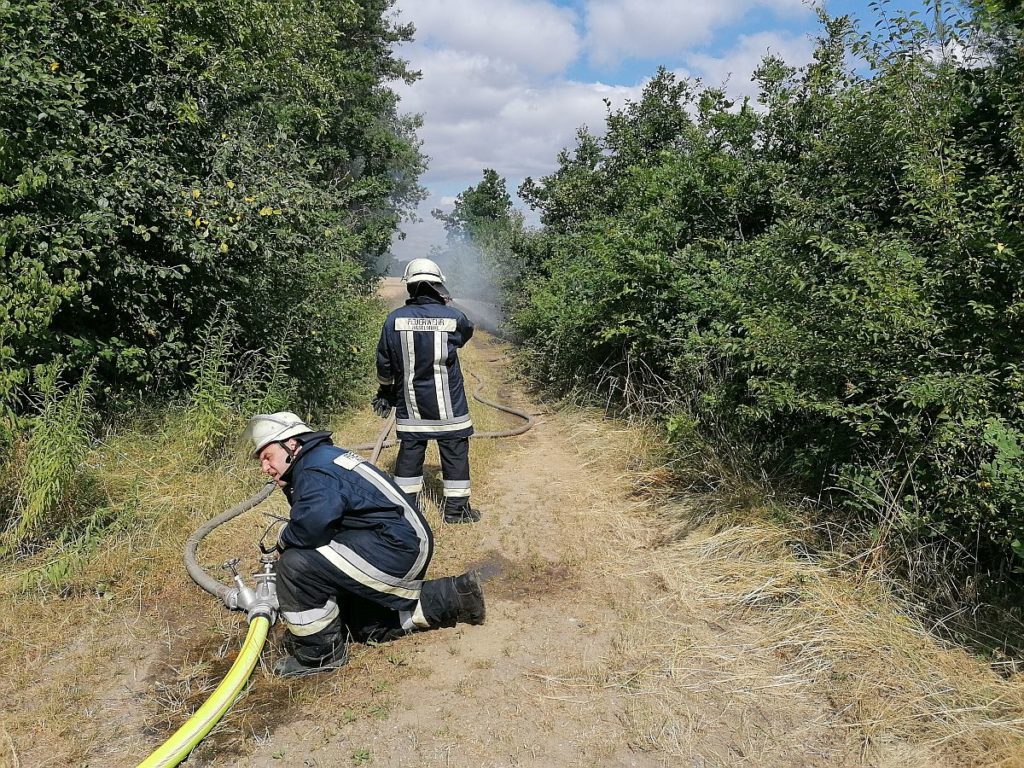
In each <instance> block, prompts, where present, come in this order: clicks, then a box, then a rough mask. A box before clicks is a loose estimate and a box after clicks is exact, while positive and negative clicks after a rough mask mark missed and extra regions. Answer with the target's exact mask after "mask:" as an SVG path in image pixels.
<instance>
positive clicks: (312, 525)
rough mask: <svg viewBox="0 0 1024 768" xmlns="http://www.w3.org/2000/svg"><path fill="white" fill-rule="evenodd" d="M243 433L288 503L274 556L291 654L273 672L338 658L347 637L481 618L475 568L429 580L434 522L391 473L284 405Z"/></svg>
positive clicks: (307, 669) (321, 666)
mask: <svg viewBox="0 0 1024 768" xmlns="http://www.w3.org/2000/svg"><path fill="white" fill-rule="evenodd" d="M246 439H247V440H250V441H251V442H252V449H253V450H252V455H253V457H254V458H257V459H259V461H260V465H261V468H262V470H263V471H264V472H265V473H266V474H268V475H269V476H270V477H271V478H273V479H274V481H275V482H276V483H277V484H278V486H280V488H281V489H282V490H283V492H284V495H285V497H286V498H287V499H288V503H289V504H290V505H291V515H290V520H289V522H288V524H287V525H285V526H284V528H282V529H281V532H280V534H279V535H278V546H279V547H280V549H281V558H280V561H279V562H278V564H277V595H278V600H279V603H280V609H281V618H282V619H283V621H284V623H285V625H286V627H287V629H288V634H287V635H286V644H287V646H288V649H289V651H290V655H288V656H286V657H285V658H283V659H281V660H280V661H279V662H278V663H277V664H275V665H274V672H275V673H276V674H278V675H280V676H282V677H295V676H299V675H307V674H313V673H316V672H321V671H324V670H328V669H335V668H337V667H340V666H341V665H343V664H344V663H345V662H346V661H347V660H348V641H349V639H352V640H356V641H359V642H367V641H377V642H380V641H383V640H390V639H393V638H396V637H399V636H401V635H403V634H406V633H408V632H414V631H417V630H422V629H433V628H435V627H450V626H454V625H455V623H456V622H462V623H467V624H482V623H483V621H484V614H485V609H484V596H483V591H482V589H481V587H480V581H479V577H478V576H477V574H476V573H474V572H470V573H464V574H462V575H461V576H454V577H448V578H444V579H431V580H424V577H425V576H426V573H427V566H428V565H429V564H430V558H431V556H432V554H433V551H434V540H433V536H432V535H431V532H430V526H429V525H428V524H427V521H426V520H425V519H424V517H423V515H422V514H420V512H419V510H418V509H416V508H415V507H413V506H412V505H411V504H410V503H409V502H408V501H407V500H406V497H405V495H404V494H403V493H402V491H401V489H400V488H398V486H397V485H395V483H394V481H393V480H392V479H391V477H390V476H389V475H387V474H386V473H384V472H382V471H381V470H379V469H377V467H375V466H374V465H373V464H371V463H370V462H368V461H366V460H365V459H363V458H362V457H361V456H358V455H356V454H354V453H352V452H350V451H346V450H345V449H344V448H339V447H337V446H335V445H334V444H333V443H332V442H331V436H330V433H329V432H315V431H313V430H312V429H311V428H310V427H308V426H307V425H306V424H305V423H303V421H302V419H300V418H299V417H298V416H296V415H295V414H294V413H290V412H288V411H282V412H280V413H272V414H261V415H259V416H253V417H252V419H250V420H249V426H248V428H247V430H246Z"/></svg>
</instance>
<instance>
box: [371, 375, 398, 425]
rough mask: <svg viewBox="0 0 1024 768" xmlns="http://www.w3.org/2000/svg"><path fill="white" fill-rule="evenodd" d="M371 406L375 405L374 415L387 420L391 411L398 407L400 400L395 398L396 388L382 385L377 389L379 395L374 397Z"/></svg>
mask: <svg viewBox="0 0 1024 768" xmlns="http://www.w3.org/2000/svg"><path fill="white" fill-rule="evenodd" d="M371 405H373V412H374V413H376V414H377V415H378V416H380V417H381V418H382V419H386V418H387V417H388V415H389V414H390V413H391V409H392V408H394V407H395V406H396V405H398V398H397V397H396V396H395V388H394V387H393V386H390V385H388V384H381V385H380V387H378V388H377V394H376V395H374V397H373V400H372V401H371Z"/></svg>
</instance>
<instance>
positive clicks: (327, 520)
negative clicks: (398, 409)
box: [278, 432, 432, 566]
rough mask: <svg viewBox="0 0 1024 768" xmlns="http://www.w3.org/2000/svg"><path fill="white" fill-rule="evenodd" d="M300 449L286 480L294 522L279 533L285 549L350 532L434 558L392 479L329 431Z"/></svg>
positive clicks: (422, 524)
mask: <svg viewBox="0 0 1024 768" xmlns="http://www.w3.org/2000/svg"><path fill="white" fill-rule="evenodd" d="M301 439H302V443H303V445H302V450H301V451H299V453H298V455H297V456H296V457H295V461H294V462H293V463H292V465H291V466H290V467H289V469H288V471H287V472H285V473H284V475H283V476H282V478H281V479H282V480H284V481H285V482H286V483H287V485H286V486H285V487H284V495H285V497H286V498H287V499H288V503H289V504H290V505H291V519H290V520H289V522H288V524H287V525H286V526H285V527H284V528H282V529H281V532H280V533H279V534H278V543H279V544H280V545H281V546H282V547H305V548H317V547H322V546H324V545H325V544H328V543H329V542H330V541H331V540H332V539H335V538H342V539H343V538H344V534H345V532H346V531H357V530H358V531H367V530H373V531H374V532H375V533H376V534H377V536H378V538H379V539H380V540H381V541H384V542H393V543H394V544H396V545H397V546H399V547H401V548H402V549H405V550H408V549H412V550H413V551H416V550H418V551H420V552H421V553H422V555H423V558H424V562H423V566H426V562H427V561H428V560H429V557H430V549H431V541H432V539H431V534H430V529H429V527H428V526H427V524H426V521H425V520H424V519H423V517H422V516H421V515H420V514H419V513H417V512H416V511H415V510H414V509H412V507H411V506H409V504H408V502H407V501H406V500H405V497H404V496H403V495H402V491H401V490H400V489H399V488H398V486H397V485H395V483H394V481H393V480H392V479H391V477H390V476H389V475H387V474H386V473H384V472H382V471H381V470H379V469H377V467H375V466H374V465H373V464H371V463H370V462H368V461H366V459H364V458H363V457H362V456H358V455H357V454H355V453H352V452H350V451H347V450H345V449H344V448H338V447H337V446H335V445H334V444H333V443H332V442H331V438H330V433H329V432H315V433H312V434H310V435H309V436H306V437H303V438H301Z"/></svg>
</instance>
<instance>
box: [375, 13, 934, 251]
mask: <svg viewBox="0 0 1024 768" xmlns="http://www.w3.org/2000/svg"><path fill="white" fill-rule="evenodd" d="M923 2H924V0H887V1H886V2H884V7H885V8H886V9H887V12H888V13H892V12H894V11H896V10H899V9H910V8H921V7H922V5H923ZM824 5H825V7H826V9H827V10H828V12H829V13H831V14H832V15H841V14H850V15H851V16H853V17H855V18H858V19H860V20H861V21H862V22H865V23H866V24H867V25H869V26H870V25H873V24H874V22H875V21H876V20H877V19H878V12H876V11H875V10H872V8H871V4H870V3H869V0H824ZM393 11H394V15H395V17H396V18H397V19H398V20H399V21H401V22H403V23H404V22H411V23H412V24H413V25H415V27H416V33H415V39H414V40H413V42H411V43H405V44H402V45H401V46H399V47H398V49H397V55H398V56H399V57H401V58H403V59H405V60H406V61H408V62H409V63H410V65H411V68H412V69H415V70H420V71H421V72H422V77H421V78H420V79H419V80H418V81H416V82H415V83H414V84H412V85H405V84H404V83H395V84H393V86H392V87H393V88H394V90H395V91H396V92H397V93H398V95H399V97H400V99H401V101H400V104H399V110H400V111H401V112H403V113H416V114H420V115H421V116H422V118H423V126H422V128H420V130H419V131H418V135H419V138H420V140H421V141H422V151H423V152H424V154H426V155H427V156H428V158H429V160H428V163H429V165H428V169H427V171H426V173H425V174H424V175H423V176H422V177H421V179H420V183H421V184H422V185H423V186H424V187H425V188H426V190H427V192H428V198H427V199H426V200H425V201H424V202H423V204H422V205H420V208H419V211H418V217H419V218H420V219H421V220H420V221H418V222H413V223H404V224H403V225H402V227H401V229H402V231H403V232H404V233H405V235H406V237H405V239H404V240H400V239H398V238H395V240H394V241H393V243H392V252H393V253H394V255H395V257H396V258H398V259H399V260H406V259H410V258H415V257H417V256H426V255H428V253H429V251H430V248H431V246H432V245H435V244H440V243H442V242H443V241H444V230H443V228H442V226H441V224H440V223H439V222H438V221H436V220H435V219H433V218H432V217H431V215H430V211H431V210H433V209H435V208H441V209H443V210H446V211H449V210H451V207H452V203H453V202H454V199H455V196H456V195H458V194H459V193H460V192H462V191H463V190H465V189H467V188H468V187H471V186H474V185H476V184H477V183H478V182H479V181H480V179H481V177H482V171H483V169H484V168H493V169H494V170H496V171H497V172H498V174H499V175H500V176H503V177H504V178H505V179H506V182H507V187H508V190H509V192H510V193H512V194H513V202H514V203H515V204H516V206H517V207H519V208H521V209H523V210H524V213H526V214H527V223H535V222H536V214H533V213H531V212H530V211H529V210H527V209H526V206H525V205H524V204H523V203H522V201H520V200H519V199H518V198H517V197H515V190H516V189H517V188H518V187H519V185H520V184H521V183H522V181H523V179H524V178H525V177H527V176H532V177H534V178H538V177H540V176H544V175H546V174H549V173H551V172H552V171H553V170H555V168H556V166H557V155H558V152H559V151H560V150H561V149H563V148H565V147H570V148H571V147H573V146H575V135H576V131H577V130H578V129H579V128H580V127H581V126H587V127H588V128H589V129H590V131H591V132H592V133H596V134H600V133H602V132H603V128H604V120H605V116H606V114H607V109H606V106H605V101H606V100H607V101H608V102H609V103H610V104H611V105H612V107H613V108H617V107H621V106H622V105H623V104H624V103H625V102H626V101H631V100H636V99H637V98H638V97H639V95H640V93H641V92H642V90H643V86H644V84H645V82H647V80H649V79H650V77H651V76H652V75H653V74H654V73H655V72H656V71H657V68H658V67H659V66H664V67H666V68H667V69H669V70H672V71H673V72H675V73H677V74H678V75H680V76H688V77H693V78H700V79H701V81H702V82H703V83H704V84H706V85H715V86H724V87H725V89H726V91H727V93H729V94H730V95H731V96H733V97H736V98H741V97H743V96H753V95H755V94H756V86H754V85H753V83H751V74H752V72H753V70H754V68H755V67H756V66H757V64H758V63H759V62H760V60H761V58H762V57H763V56H764V55H765V54H767V53H769V52H771V53H772V54H774V55H776V56H780V57H782V58H783V59H785V60H786V61H787V62H788V63H789V64H791V65H793V66H797V67H800V66H803V65H805V64H807V63H808V62H809V61H810V59H811V54H812V52H813V49H814V37H815V36H816V35H817V34H818V33H819V32H820V25H819V22H818V20H817V16H816V13H815V10H814V6H813V5H812V4H811V2H809V1H805V0H397V3H396V5H395V8H394V9H393Z"/></svg>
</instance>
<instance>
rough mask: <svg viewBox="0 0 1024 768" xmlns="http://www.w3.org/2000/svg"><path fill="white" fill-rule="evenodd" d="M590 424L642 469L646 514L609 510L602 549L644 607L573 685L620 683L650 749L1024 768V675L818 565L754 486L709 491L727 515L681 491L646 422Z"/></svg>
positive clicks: (881, 592)
mask: <svg viewBox="0 0 1024 768" xmlns="http://www.w3.org/2000/svg"><path fill="white" fill-rule="evenodd" d="M576 431H577V442H578V444H579V445H580V446H581V448H582V450H583V451H584V453H587V452H589V453H590V454H591V455H593V456H594V459H595V461H599V462H601V463H602V464H605V465H613V466H621V467H630V472H629V473H628V475H627V476H624V477H623V478H622V481H623V483H626V484H629V485H630V486H631V487H632V488H634V489H636V492H635V494H634V497H635V498H636V499H637V500H638V504H639V507H638V508H637V509H636V510H635V512H636V514H638V515H640V517H642V518H644V521H643V522H641V523H639V524H638V522H637V518H635V517H633V516H632V515H627V516H623V515H622V514H621V509H620V510H618V514H617V515H612V516H610V517H601V518H600V520H599V522H600V523H602V524H603V525H604V526H606V527H607V529H608V536H607V539H606V541H607V543H608V547H607V549H606V551H605V553H604V556H603V558H604V559H605V560H606V561H607V562H609V563H610V564H612V567H613V568H614V569H615V572H616V574H617V577H618V578H621V579H623V580H625V581H626V582H627V583H629V584H631V585H632V590H631V591H632V592H633V594H634V595H635V596H636V601H635V602H634V603H633V604H632V605H631V606H621V607H620V608H621V610H623V612H624V621H623V630H622V631H621V632H620V634H619V636H618V638H617V640H616V645H615V651H614V653H613V654H612V655H611V657H610V658H609V659H608V660H607V663H606V664H604V665H597V666H596V667H594V668H593V669H590V670H578V669H567V670H566V674H565V676H564V679H563V681H562V683H563V684H564V685H566V686H568V687H569V688H570V689H571V688H572V686H580V685H583V686H602V687H605V688H611V689H617V690H619V691H620V692H621V694H622V696H623V702H624V718H625V720H626V721H627V723H628V726H629V732H630V733H631V740H632V742H633V744H634V746H635V748H637V749H640V750H645V751H653V752H654V753H656V754H664V755H670V756H673V757H674V758H676V759H695V758H696V757H697V756H698V755H699V756H700V758H699V759H701V760H705V759H709V758H710V759H712V760H714V761H716V762H717V764H721V765H740V764H750V765H805V764H806V765H884V766H889V765H891V766H896V765H899V766H904V765H906V766H953V765H964V766H982V765H984V766H1020V765H1024V678H1021V676H1019V675H1018V676H1016V677H1013V678H1010V679H1008V680H1007V679H1004V678H1003V677H1001V676H1000V675H998V674H996V673H995V672H994V671H993V670H992V669H991V667H990V666H989V665H988V664H987V663H986V662H985V661H984V660H982V659H979V658H977V657H974V656H971V655H969V654H968V653H966V652H965V651H964V650H962V649H960V648H957V647H952V646H950V645H948V644H945V643H943V642H942V641H940V640H939V639H938V638H937V637H935V636H934V635H932V634H930V633H929V632H928V631H927V630H926V629H925V627H924V626H922V624H921V623H920V622H919V621H918V620H917V619H916V618H915V617H914V616H913V615H912V614H911V612H910V611H907V610H904V609H903V607H902V606H901V604H900V603H899V602H898V601H897V600H896V599H895V598H894V597H893V596H892V594H891V593H890V592H889V591H887V589H886V587H885V585H884V584H883V583H882V582H881V581H880V580H877V579H875V578H873V577H872V576H871V575H865V574H864V573H862V572H859V571H858V572H854V571H853V570H852V569H849V568H847V567H846V566H845V565H844V562H845V559H844V558H841V557H840V556H838V555H836V556H830V555H819V556H816V557H810V556H809V555H808V554H807V552H806V550H805V549H804V548H803V547H802V546H800V545H799V541H800V539H801V531H800V530H797V529H794V528H788V527H785V526H782V525H779V524H778V523H774V522H771V518H772V517H777V515H769V514H767V513H766V512H765V511H763V510H759V509H756V508H750V507H749V506H746V507H745V508H744V507H740V508H738V509H737V507H736V505H735V503H734V502H735V499H736V498H755V497H756V494H753V493H751V492H750V489H746V490H742V489H741V491H742V492H740V491H737V490H736V489H732V490H731V491H729V495H730V500H729V501H728V503H726V504H721V503H719V501H720V500H714V499H712V500H710V501H711V505H710V506H712V507H714V508H718V509H721V508H722V507H723V506H724V507H728V508H731V509H732V510H733V511H732V512H731V513H727V514H723V513H721V512H719V513H718V514H716V515H713V516H712V515H711V514H709V512H708V511H706V510H705V511H703V512H702V511H701V504H702V500H701V499H699V498H697V499H687V500H679V499H676V500H673V499H672V497H671V495H670V493H669V490H670V489H669V486H668V485H667V484H666V480H667V478H666V476H665V475H664V473H663V471H662V470H661V469H660V468H659V466H658V465H657V462H655V464H654V465H653V466H644V463H643V459H642V457H644V456H656V455H657V454H658V451H657V446H656V445H654V446H652V445H651V444H650V442H649V438H648V437H646V436H645V435H646V434H647V433H645V431H644V430H642V429H638V430H629V429H622V428H620V427H613V426H612V425H610V424H608V423H605V424H601V423H599V422H598V421H597V420H595V419H586V420H580V421H579V422H578V424H577V430H576ZM596 445H600V446H601V450H600V453H594V448H593V446H596ZM652 448H653V449H654V450H653V451H652ZM659 489H660V492H659ZM794 517H795V515H794ZM592 521H593V518H592ZM595 538H597V539H602V537H600V536H596V537H595ZM637 552H643V554H644V559H645V561H646V566H645V567H643V568H640V569H637V568H636V565H635V564H636V562H637V558H636V556H635V555H636V553H637ZM695 745H699V749H695ZM709 764H711V763H709Z"/></svg>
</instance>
